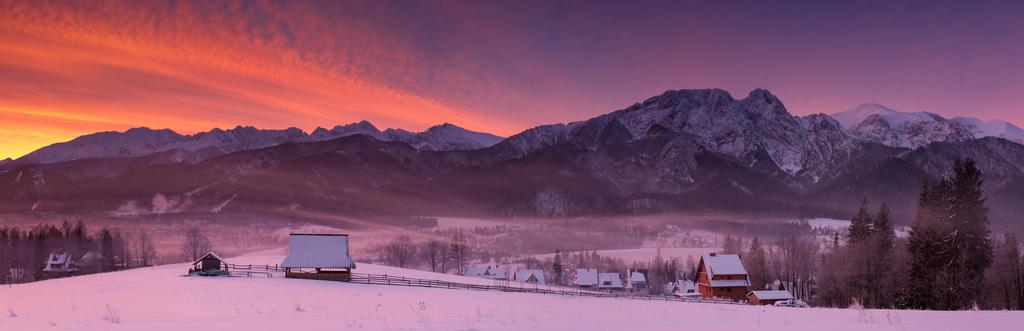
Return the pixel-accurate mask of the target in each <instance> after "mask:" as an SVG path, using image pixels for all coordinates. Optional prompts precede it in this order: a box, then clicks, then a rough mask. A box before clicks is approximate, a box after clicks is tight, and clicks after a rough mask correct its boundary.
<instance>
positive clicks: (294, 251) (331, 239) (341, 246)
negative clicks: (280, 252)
mask: <svg viewBox="0 0 1024 331" xmlns="http://www.w3.org/2000/svg"><path fill="white" fill-rule="evenodd" d="M281 267H282V268H284V269H285V273H284V274H285V277H287V278H304V279H321V280H337V281H344V282H347V281H349V280H351V279H352V269H355V267H356V264H355V262H352V257H351V256H349V253H348V235H347V234H304V233H293V234H291V235H289V236H288V257H286V258H285V259H284V261H283V262H281Z"/></svg>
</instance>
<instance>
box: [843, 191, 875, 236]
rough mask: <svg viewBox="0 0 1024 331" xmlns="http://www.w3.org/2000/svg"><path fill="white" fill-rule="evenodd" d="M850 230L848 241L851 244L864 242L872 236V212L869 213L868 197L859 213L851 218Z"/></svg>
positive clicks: (861, 205) (862, 203)
mask: <svg viewBox="0 0 1024 331" xmlns="http://www.w3.org/2000/svg"><path fill="white" fill-rule="evenodd" d="M849 232H850V233H849V234H848V236H849V238H848V239H849V241H848V243H849V244H850V245H853V244H856V243H860V242H863V241H865V240H867V239H868V237H870V236H871V214H869V213H868V199H867V198H864V200H863V201H862V202H861V204H860V210H858V211H857V215H856V216H854V217H853V219H851V220H850V230H849Z"/></svg>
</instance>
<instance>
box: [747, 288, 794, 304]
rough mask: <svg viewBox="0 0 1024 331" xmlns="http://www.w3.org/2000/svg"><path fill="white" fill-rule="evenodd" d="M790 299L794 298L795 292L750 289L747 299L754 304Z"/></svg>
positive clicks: (773, 302)
mask: <svg viewBox="0 0 1024 331" xmlns="http://www.w3.org/2000/svg"><path fill="white" fill-rule="evenodd" d="M789 299H793V294H791V293H789V291H782V290H767V291H750V293H748V294H747V301H748V302H750V304H752V305H774V304H775V302H777V301H780V300H789Z"/></svg>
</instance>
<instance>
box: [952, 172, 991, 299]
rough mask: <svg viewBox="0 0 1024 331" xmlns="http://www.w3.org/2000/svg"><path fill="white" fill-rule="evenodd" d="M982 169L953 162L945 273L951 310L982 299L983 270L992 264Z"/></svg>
mask: <svg viewBox="0 0 1024 331" xmlns="http://www.w3.org/2000/svg"><path fill="white" fill-rule="evenodd" d="M983 181H984V180H983V179H982V174H981V170H979V169H978V167H977V166H976V165H975V163H974V160H972V159H966V160H964V161H959V160H958V161H956V162H955V163H954V165H953V178H952V180H951V181H950V183H951V186H952V187H951V188H952V201H951V203H950V204H949V207H950V213H949V215H950V221H951V223H952V224H951V225H952V227H953V231H952V233H951V234H950V240H951V245H952V249H953V252H952V253H953V260H952V261H951V262H952V264H951V265H953V266H955V268H953V270H948V272H946V273H944V274H945V275H947V276H952V277H953V278H952V279H950V280H949V284H951V285H953V286H955V290H954V292H953V293H952V294H953V296H952V298H951V299H952V300H951V302H950V303H951V305H950V307H949V308H950V309H961V308H967V307H970V306H971V305H973V304H974V303H976V302H977V301H978V299H979V298H980V297H981V293H982V290H983V289H984V287H983V284H984V279H985V269H987V268H988V267H989V266H990V265H991V264H992V242H991V240H990V239H989V232H990V231H989V218H988V208H987V207H985V198H984V194H983V192H982V188H981V186H982V184H983Z"/></svg>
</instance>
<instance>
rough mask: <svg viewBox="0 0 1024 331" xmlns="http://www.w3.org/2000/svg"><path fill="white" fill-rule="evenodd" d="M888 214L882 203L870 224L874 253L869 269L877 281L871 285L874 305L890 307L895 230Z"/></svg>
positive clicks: (893, 280)
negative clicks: (873, 293)
mask: <svg viewBox="0 0 1024 331" xmlns="http://www.w3.org/2000/svg"><path fill="white" fill-rule="evenodd" d="M890 214H891V213H890V212H889V205H888V204H885V203H883V204H882V207H881V208H879V210H878V214H877V215H876V216H875V222H874V223H873V225H872V229H873V237H874V240H872V242H871V244H872V245H871V246H872V247H871V248H872V250H873V252H874V254H873V259H872V262H873V263H872V265H871V270H872V276H873V277H872V279H874V280H875V281H876V282H877V283H876V285H875V286H874V287H873V288H874V292H875V298H874V300H875V301H874V305H875V307H891V306H892V305H893V298H894V296H893V293H894V292H895V279H894V272H893V267H894V266H893V243H894V242H895V240H896V232H895V229H894V227H893V224H892V217H891V216H890Z"/></svg>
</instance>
